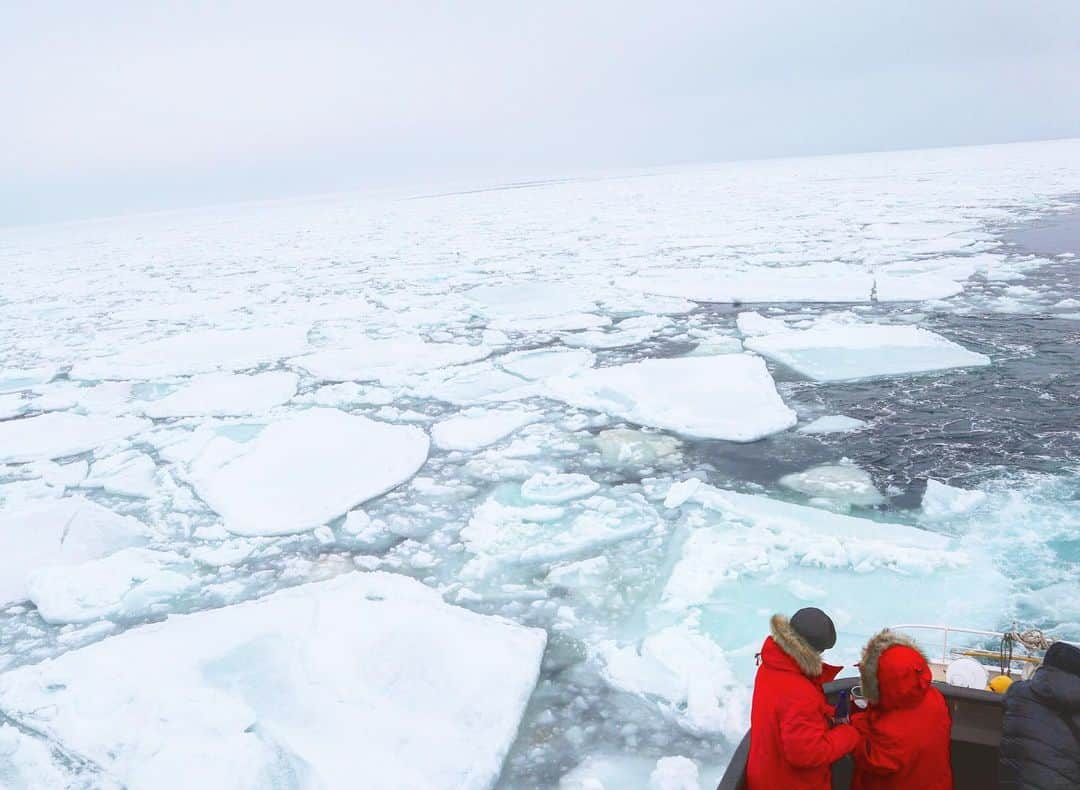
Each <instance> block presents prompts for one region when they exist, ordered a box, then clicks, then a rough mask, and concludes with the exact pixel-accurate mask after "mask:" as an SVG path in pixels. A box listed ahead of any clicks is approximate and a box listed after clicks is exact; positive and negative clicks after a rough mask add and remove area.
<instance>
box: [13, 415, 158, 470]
mask: <svg viewBox="0 0 1080 790" xmlns="http://www.w3.org/2000/svg"><path fill="white" fill-rule="evenodd" d="M147 427H149V422H148V421H146V420H140V419H136V418H134V417H97V416H93V417H88V416H86V415H82V414H74V413H71V412H49V413H48V414H41V415H38V416H36V417H23V418H21V419H14V420H4V421H2V422H0V463H11V462H21V461H39V460H47V459H49V458H64V457H66V456H69V455H78V454H79V453H84V452H86V451H87V450H93V449H94V448H95V447H99V446H100V445H103V444H107V443H109V442H112V441H115V440H116V439H123V438H125V437H127V436H130V435H131V434H133V433H137V432H138V431H140V430H142V429H144V428H147Z"/></svg>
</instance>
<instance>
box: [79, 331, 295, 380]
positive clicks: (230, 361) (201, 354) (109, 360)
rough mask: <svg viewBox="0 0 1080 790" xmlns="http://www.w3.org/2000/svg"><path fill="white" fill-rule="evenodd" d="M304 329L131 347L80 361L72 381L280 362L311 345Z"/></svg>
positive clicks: (201, 334) (197, 336)
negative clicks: (279, 360) (308, 343)
mask: <svg viewBox="0 0 1080 790" xmlns="http://www.w3.org/2000/svg"><path fill="white" fill-rule="evenodd" d="M307 332H308V327H306V326H283V327H266V328H258V329H236V330H217V329H206V330H200V331H197V332H189V333H181V334H177V335H172V336H170V337H165V338H161V339H160V340H151V341H150V342H148V343H144V344H141V345H137V346H133V347H132V348H129V349H127V350H125V351H121V352H119V353H117V354H112V355H110V356H105V357H100V358H97V359H88V360H85V361H82V362H77V363H76V364H75V365H74V366H73V367H72V369H71V377H72V378H74V379H86V380H95V379H154V378H160V377H163V376H185V375H191V374H193V373H207V372H210V371H214V370H243V369H245V368H251V367H254V366H256V365H259V364H261V363H264V362H271V361H274V360H278V359H282V358H284V357H287V356H291V355H292V354H296V353H298V352H299V351H301V350H302V349H303V348H304V346H306V345H307Z"/></svg>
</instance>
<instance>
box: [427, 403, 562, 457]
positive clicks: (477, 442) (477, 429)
mask: <svg viewBox="0 0 1080 790" xmlns="http://www.w3.org/2000/svg"><path fill="white" fill-rule="evenodd" d="M542 416H543V415H542V414H541V413H540V412H538V411H533V410H531V409H513V408H512V409H492V410H486V409H469V410H466V411H464V412H462V413H461V414H458V415H455V416H454V417H451V418H450V419H448V420H443V421H442V422H438V423H436V424H435V425H433V426H432V428H431V439H432V441H433V442H434V443H435V446H436V447H441V448H442V449H444V450H479V449H480V448H481V447H487V446H488V445H489V444H494V443H495V442H497V441H499V440H500V439H503V438H505V437H507V436H509V435H510V434H512V433H513V432H514V431H516V430H517V429H518V428H523V427H524V426H526V425H528V424H529V423H533V422H536V421H537V420H539V419H541V417H542Z"/></svg>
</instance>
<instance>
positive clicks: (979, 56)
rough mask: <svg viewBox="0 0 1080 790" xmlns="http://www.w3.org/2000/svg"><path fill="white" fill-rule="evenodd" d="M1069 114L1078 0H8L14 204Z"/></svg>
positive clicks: (3, 134)
mask: <svg viewBox="0 0 1080 790" xmlns="http://www.w3.org/2000/svg"><path fill="white" fill-rule="evenodd" d="M1074 136H1080V0H1045V1H1040V0H1023V1H1022V2H1021V1H1020V0H1000V1H999V0H934V2H923V1H922V0H888V1H887V2H886V1H882V2H875V0H836V1H834V2H829V0H818V1H817V2H806V0H755V1H753V2H751V1H749V0H747V2H742V1H741V0H739V1H731V0H712V1H711V2H689V1H688V0H658V1H657V2H634V0H597V1H596V2H588V0H574V1H573V2H562V0H544V1H542V2H536V1H535V0H534V2H529V3H525V2H517V1H516V0H476V1H473V2H470V1H468V0H458V2H413V1H411V0H384V2H371V1H370V0H352V1H351V2H345V1H343V2H320V1H319V0H306V1H305V2H293V3H275V2H272V0H236V1H235V2H222V1H221V0H216V1H215V2H199V0H189V1H188V2H165V0H134V1H133V2H123V1H122V0H101V2H96V3H95V2H81V1H79V2H76V1H74V0H71V1H70V2H64V1H63V0H41V1H40V2H19V1H18V0H12V1H11V2H3V3H0V225H5V224H17V223H23V222H37V221H47V220H53V219H66V218H74V217H84V216H100V215H108V214H116V213H123V212H128V211H144V210H155V209H159V208H170V207H179V206H190V205H202V204H207V203H215V202H224V201H233V200H241V199H248V198H262V197H283V196H288V195H294V194H305V193H312V192H327V191H337V190H347V189H363V188H366V187H370V186H381V185H389V184H414V183H415V184H420V183H430V184H436V183H438V182H439V181H446V180H461V179H463V178H466V179H467V178H475V179H478V180H482V181H487V180H499V179H501V178H518V177H532V176H541V175H545V174H563V173H568V172H574V171H581V170H595V169H603V168H611V167H627V166H630V167H634V166H643V167H646V166H650V165H660V164H676V163H684V162H694V161H715V160H722V159H742V158H751V157H765V156H785V155H798V154H813V153H833V152H843V151H867V150H882V149H894V148H909V147H924V146H935V145H954V144H968V143H981V142H1003V141H1012V140H1024V139H1044V138H1055V137H1074Z"/></svg>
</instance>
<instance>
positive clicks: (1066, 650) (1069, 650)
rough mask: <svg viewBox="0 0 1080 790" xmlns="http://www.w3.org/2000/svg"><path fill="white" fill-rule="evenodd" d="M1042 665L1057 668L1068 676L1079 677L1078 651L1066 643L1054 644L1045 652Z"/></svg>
mask: <svg viewBox="0 0 1080 790" xmlns="http://www.w3.org/2000/svg"><path fill="white" fill-rule="evenodd" d="M1043 664H1044V665H1045V666H1048V667H1057V668H1058V669H1060V670H1062V671H1063V672H1068V673H1069V674H1070V675H1080V649H1077V648H1076V647H1074V646H1073V645H1070V644H1068V643H1067V642H1054V644H1052V645H1050V648H1049V649H1048V650H1047V651H1046V655H1045V656H1044V657H1043Z"/></svg>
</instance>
